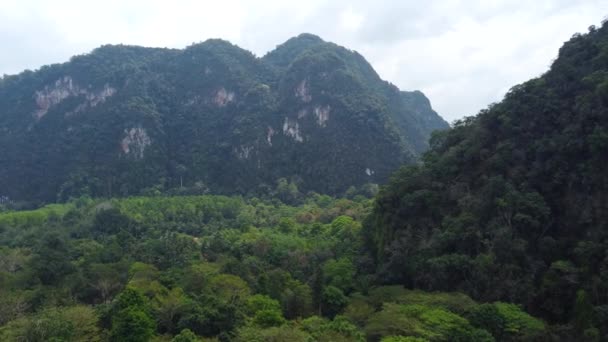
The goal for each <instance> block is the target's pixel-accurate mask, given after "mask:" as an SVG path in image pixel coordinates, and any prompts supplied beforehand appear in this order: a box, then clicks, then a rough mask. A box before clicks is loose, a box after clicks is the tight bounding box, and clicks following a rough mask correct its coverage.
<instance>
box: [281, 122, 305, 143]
mask: <svg viewBox="0 0 608 342" xmlns="http://www.w3.org/2000/svg"><path fill="white" fill-rule="evenodd" d="M283 134H285V135H287V136H289V137H291V138H293V140H295V141H297V142H303V141H304V138H302V134H301V133H300V124H299V123H298V121H297V120H291V119H289V118H287V117H285V121H284V122H283Z"/></svg>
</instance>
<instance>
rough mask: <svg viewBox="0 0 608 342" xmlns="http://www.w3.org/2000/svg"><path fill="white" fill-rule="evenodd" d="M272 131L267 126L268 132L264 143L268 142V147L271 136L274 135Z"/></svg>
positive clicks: (270, 142)
mask: <svg viewBox="0 0 608 342" xmlns="http://www.w3.org/2000/svg"><path fill="white" fill-rule="evenodd" d="M274 133H275V132H274V129H272V127H270V126H268V130H267V131H266V142H268V145H269V146H272V136H273V135H274Z"/></svg>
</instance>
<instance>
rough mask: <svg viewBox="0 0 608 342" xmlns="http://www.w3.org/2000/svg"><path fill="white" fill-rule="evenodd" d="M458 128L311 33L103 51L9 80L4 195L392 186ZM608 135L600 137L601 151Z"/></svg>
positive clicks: (0, 98) (287, 194) (2, 134)
mask: <svg viewBox="0 0 608 342" xmlns="http://www.w3.org/2000/svg"><path fill="white" fill-rule="evenodd" d="M446 128H448V125H447V124H446V123H445V122H444V121H443V120H442V119H441V118H440V117H439V116H438V115H437V113H435V112H434V111H433V110H432V109H431V106H430V103H429V102H428V100H427V99H426V98H425V97H424V95H422V93H420V92H412V93H408V92H400V91H399V90H398V89H397V88H395V87H394V86H392V85H389V84H388V83H386V82H384V81H382V80H381V79H380V78H379V77H378V75H377V74H376V73H375V71H374V70H373V69H372V67H371V66H370V65H369V64H368V63H367V62H366V61H365V59H363V57H361V56H360V55H359V54H357V53H355V52H352V51H350V50H347V49H345V48H342V47H339V46H337V45H335V44H331V43H327V42H324V41H323V40H321V39H320V38H318V37H314V36H310V35H303V36H300V37H298V38H294V39H291V40H289V41H288V42H286V43H285V44H283V45H280V46H279V47H277V49H276V50H274V51H273V52H271V53H269V54H268V55H267V56H265V57H264V58H256V57H255V56H254V55H253V54H251V53H250V52H248V51H245V50H243V49H241V48H239V47H237V46H235V45H232V44H230V43H228V42H225V41H222V40H217V39H216V40H208V41H206V42H203V43H199V44H194V45H192V46H189V47H188V48H186V49H184V50H168V49H148V48H141V47H135V46H122V45H119V46H103V47H100V48H98V49H95V50H93V51H92V52H91V53H90V54H87V55H83V56H77V57H74V58H72V60H71V61H69V62H67V63H64V64H56V65H52V66H46V67H43V68H41V69H40V70H38V71H36V72H31V71H26V72H23V73H21V74H19V75H15V76H5V77H4V78H2V81H1V82H0V164H2V165H3V166H4V167H3V168H0V189H1V191H0V196H7V197H8V199H10V200H26V201H30V202H33V203H40V202H49V201H54V200H59V201H67V200H69V199H71V198H78V197H81V196H92V197H101V196H104V197H112V196H127V195H131V196H132V195H140V194H143V195H151V196H155V195H159V194H160V193H169V194H180V195H202V194H205V193H207V192H209V191H213V192H214V193H229V194H235V193H236V194H249V193H253V194H266V195H269V194H272V195H276V197H278V198H280V199H281V200H283V201H285V202H286V203H292V204H293V203H296V202H297V201H298V200H299V198H300V197H302V196H301V192H304V193H305V192H307V191H310V190H314V191H317V192H322V193H331V194H338V193H343V192H345V191H346V190H347V189H348V188H349V187H350V186H352V185H356V186H361V185H364V184H366V183H378V182H380V181H384V180H386V179H387V177H388V175H389V174H390V172H392V171H394V170H395V169H396V168H397V167H398V166H399V165H400V164H401V163H403V162H412V161H414V158H415V157H416V156H417V155H419V154H420V153H421V152H422V151H423V150H426V148H427V147H428V146H427V140H428V137H429V136H430V134H431V132H432V131H433V130H436V129H446ZM602 137H603V135H602V134H601V132H598V135H597V139H596V140H597V144H598V148H601V146H602V141H603V140H602Z"/></svg>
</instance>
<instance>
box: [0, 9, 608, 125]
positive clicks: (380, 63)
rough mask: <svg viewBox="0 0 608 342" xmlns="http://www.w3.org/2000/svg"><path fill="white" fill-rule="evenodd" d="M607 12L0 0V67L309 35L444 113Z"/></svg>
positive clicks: (535, 61)
mask: <svg viewBox="0 0 608 342" xmlns="http://www.w3.org/2000/svg"><path fill="white" fill-rule="evenodd" d="M606 16H608V1H606V0H534V1H531V0H460V1H458V0H429V1H410V0H392V1H391V0H375V1H367V0H347V1H346V0H344V1H343V0H331V1H330V0H326V1H321V0H304V1H283V0H270V1H263V0H257V1H253V0H252V1H249V0H238V1H230V0H220V1H218V0H216V1H205V0H173V1H167V0H104V1H98V0H95V1H88V0H53V1H46V0H0V46H2V47H3V53H2V54H0V74H14V73H18V72H20V71H22V70H24V69H37V68H39V67H40V66H42V65H44V64H50V63H56V62H64V61H66V60H68V59H69V57H70V56H72V55H75V54H82V53H86V52H88V51H90V50H92V49H93V48H95V47H97V46H99V45H102V44H108V43H111V44H118V43H123V44H136V45H144V46H158V47H173V48H183V47H185V46H187V45H190V44H192V43H194V42H200V41H204V40H206V39H207V38H223V39H227V40H230V41H231V42H233V43H235V44H237V45H239V46H241V47H243V48H245V49H248V50H250V51H253V52H254V53H255V54H256V55H258V56H262V55H264V54H265V53H266V52H268V51H269V50H271V49H273V48H274V47H275V46H276V45H278V44H280V43H282V42H283V41H285V40H287V39H288V38H290V37H292V36H295V35H297V34H299V33H302V32H310V33H314V34H317V35H319V36H321V37H322V38H324V39H325V40H328V41H333V42H335V43H337V44H340V45H343V46H346V47H348V48H350V49H353V50H357V51H359V52H360V53H361V54H362V55H363V56H365V57H366V58H367V59H368V60H369V61H370V63H371V64H372V65H373V66H374V68H375V69H376V70H377V71H378V73H379V74H380V76H381V77H382V78H384V79H386V80H388V81H390V82H392V83H394V84H396V85H397V86H398V87H399V88H401V89H403V90H413V89H419V90H422V91H423V92H424V93H425V94H426V95H427V96H428V97H429V98H430V100H431V103H432V104H433V107H434V108H435V109H436V110H437V111H438V112H439V113H440V114H441V115H442V116H443V117H444V118H446V119H447V120H448V121H453V120H454V119H458V118H460V117H462V116H465V115H474V114H476V113H477V112H478V111H479V110H480V109H482V108H485V107H486V106H487V105H488V104H490V103H492V102H496V101H499V100H500V99H501V98H502V96H503V95H504V94H505V92H506V91H507V90H508V89H509V88H510V87H511V86H513V85H515V84H517V83H520V82H522V81H525V80H527V79H529V78H531V77H535V76H538V75H540V74H541V73H542V72H543V71H545V70H546V69H547V68H548V67H549V65H550V64H551V61H552V60H553V59H554V58H555V57H556V56H557V51H558V49H559V47H560V46H561V45H562V43H563V42H564V41H566V40H568V39H569V38H570V37H571V36H572V34H574V33H576V32H586V31H587V28H588V27H589V26H590V25H598V26H599V25H600V24H601V22H602V20H603V19H604V18H606Z"/></svg>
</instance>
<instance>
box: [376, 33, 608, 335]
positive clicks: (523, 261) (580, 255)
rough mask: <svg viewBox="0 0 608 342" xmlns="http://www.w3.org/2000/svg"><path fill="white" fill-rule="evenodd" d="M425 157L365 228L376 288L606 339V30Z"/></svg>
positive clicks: (563, 52) (400, 177) (439, 140)
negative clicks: (512, 309)
mask: <svg viewBox="0 0 608 342" xmlns="http://www.w3.org/2000/svg"><path fill="white" fill-rule="evenodd" d="M431 146H432V147H431V149H430V151H429V152H428V153H427V154H426V155H425V156H424V157H423V160H424V164H423V165H422V166H412V167H407V168H404V169H402V170H401V171H399V172H398V173H397V174H395V176H394V177H393V178H392V180H391V182H390V183H389V184H388V185H387V186H386V187H384V188H383V189H382V190H381V193H380V195H379V198H378V201H377V205H376V207H375V210H374V214H373V215H372V216H371V217H370V219H369V220H368V223H367V226H366V236H367V241H368V243H367V244H368V247H369V248H370V250H371V251H372V252H373V254H374V256H375V258H376V260H377V262H378V264H379V274H380V276H381V277H382V279H383V281H384V282H388V283H402V284H405V285H407V286H410V287H419V288H424V289H430V290H444V291H445V290H460V291H464V292H466V293H468V294H470V295H472V296H473V297H474V298H477V299H480V300H484V301H494V300H509V301H514V302H518V303H520V304H524V305H527V307H528V308H529V309H530V310H531V312H533V313H536V314H539V315H541V316H542V317H545V318H547V319H548V320H549V321H551V322H554V323H559V324H570V325H566V328H565V330H564V331H563V332H562V333H563V334H567V333H569V332H571V333H572V334H575V335H576V336H579V337H580V336H582V334H583V333H584V330H586V329H591V328H592V327H593V326H594V325H595V326H596V327H598V328H601V330H602V334H605V333H606V332H608V328H607V327H608V325H607V323H608V321H607V320H606V317H608V316H606V315H605V314H603V313H605V312H606V311H605V310H606V308H608V306H607V305H608V287H607V284H608V278H607V276H608V273H606V271H607V270H608V263H607V261H608V254H607V251H608V226H607V224H608V195H607V194H608V173H607V171H608V170H607V165H606V160H607V159H606V158H607V156H608V24H604V25H603V26H602V27H601V28H599V29H596V28H594V27H592V28H590V32H589V33H587V34H585V35H575V36H573V37H572V39H571V40H570V41H568V42H567V43H566V44H565V45H564V46H563V47H562V48H561V49H560V51H559V56H558V58H557V60H556V61H555V62H554V63H553V65H552V67H551V69H550V70H549V71H548V72H547V73H546V74H544V75H542V76H541V77H539V78H536V79H532V80H530V81H528V82H526V83H524V84H521V85H518V86H516V87H514V88H513V89H511V91H510V92H509V93H508V94H507V96H506V97H505V99H504V100H503V101H502V102H500V103H498V104H496V105H493V106H491V107H490V108H489V109H487V110H484V111H482V112H481V113H479V115H477V116H476V117H470V118H466V119H464V120H462V121H460V122H458V123H457V124H456V125H455V127H454V128H453V129H452V130H450V131H447V132H445V133H442V134H439V135H437V136H435V137H434V139H433V140H432V142H431ZM589 305H592V306H593V307H592V308H591V309H589ZM585 312H586V313H589V312H591V313H590V314H586V313H585ZM594 312H595V313H594ZM584 315H587V316H584ZM589 333H590V334H591V333H592V332H589ZM560 334H561V333H560ZM585 334H587V333H585ZM604 336H605V335H604ZM575 339H576V338H575Z"/></svg>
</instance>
